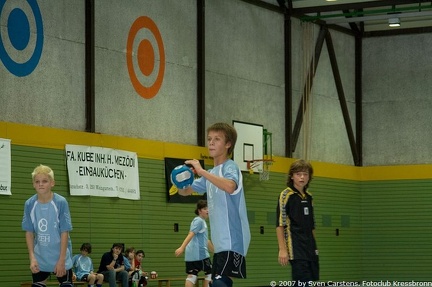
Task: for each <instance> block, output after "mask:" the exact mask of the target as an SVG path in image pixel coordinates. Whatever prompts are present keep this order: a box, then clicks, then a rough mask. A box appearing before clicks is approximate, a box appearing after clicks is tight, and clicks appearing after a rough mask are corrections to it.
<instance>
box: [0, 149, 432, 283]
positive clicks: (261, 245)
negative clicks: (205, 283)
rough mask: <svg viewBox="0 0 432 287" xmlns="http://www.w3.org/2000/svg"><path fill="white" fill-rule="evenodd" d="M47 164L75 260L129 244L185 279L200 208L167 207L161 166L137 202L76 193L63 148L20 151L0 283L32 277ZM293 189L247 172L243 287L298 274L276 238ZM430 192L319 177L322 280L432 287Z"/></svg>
mask: <svg viewBox="0 0 432 287" xmlns="http://www.w3.org/2000/svg"><path fill="white" fill-rule="evenodd" d="M41 163H42V164H46V165H49V166H51V167H52V168H53V169H54V172H55V177H56V186H55V188H54V191H55V192H57V193H59V194H61V195H63V196H65V197H66V198H67V200H68V202H69V205H70V209H71V214H72V221H73V226H74V229H73V231H72V232H71V238H72V242H73V248H74V250H73V251H74V253H77V252H78V251H79V247H80V245H81V244H82V243H83V242H91V243H92V244H93V253H92V254H91V257H92V258H93V262H94V265H95V266H96V267H97V266H98V265H99V260H100V257H101V255H102V254H103V253H104V252H106V251H109V249H110V247H111V245H112V243H113V242H123V243H125V245H126V246H134V247H135V248H136V249H143V250H144V251H145V253H146V258H145V259H144V268H145V270H147V271H151V270H157V271H158V273H159V276H160V277H183V276H184V274H183V273H184V262H183V257H179V258H176V257H175V256H174V251H175V249H177V248H178V246H179V245H180V244H181V243H182V241H183V239H184V238H185V236H186V235H187V232H188V230H189V224H190V221H191V220H192V218H193V217H194V216H195V214H194V209H195V206H194V204H190V203H189V204H179V203H168V202H167V201H166V188H165V178H164V177H165V173H164V162H163V161H162V160H154V159H143V158H140V159H139V161H138V166H139V176H140V189H141V200H139V201H133V200H124V199H119V198H103V197H89V196H70V195H69V192H68V178H67V170H66V162H65V158H64V151H62V150H58V149H48V148H36V147H28V146H16V145H13V146H12V195H11V196H1V197H0V200H1V201H2V209H1V210H0V216H1V218H2V220H1V221H0V238H1V244H0V253H1V254H2V255H1V256H2V260H0V270H2V272H0V286H19V282H21V281H26V280H30V278H31V276H30V272H29V268H28V264H29V262H28V255H27V249H26V244H25V239H24V232H23V231H22V230H21V219H22V213H23V206H24V202H25V200H26V199H28V198H29V197H30V196H31V195H33V194H34V189H33V187H32V184H31V175H30V174H31V172H32V170H33V168H34V167H35V166H36V165H38V164H41ZM287 169H288V167H287ZM285 183H286V174H283V173H275V172H272V173H271V174H270V180H269V181H260V180H259V175H258V174H249V173H244V185H245V195H246V201H247V206H248V212H249V215H250V216H251V220H250V228H251V234H252V241H251V245H250V249H249V253H248V256H247V270H248V279H246V280H237V281H236V283H235V286H269V282H270V281H273V280H274V281H276V282H278V281H284V280H290V279H291V278H290V268H289V267H281V266H280V265H279V264H278V262H277V256H278V249H277V240H276V235H275V214H276V213H275V212H276V203H277V198H278V195H279V193H280V192H281V191H282V190H283V189H284V188H285ZM431 188H432V180H400V181H376V182H375V181H372V182H359V181H351V180H342V179H330V178H322V177H315V178H314V179H313V181H312V182H311V186H310V191H311V192H312V194H313V196H314V206H315V216H316V227H317V230H316V235H317V243H318V247H319V250H320V267H321V281H342V280H345V281H361V280H431V277H432V276H431V275H430V274H431V273H430V266H432V258H431V256H430V254H431V253H432V245H431V244H430V241H431V240H430V238H431V237H432V229H431V228H430V222H431V221H432V212H430V209H431V208H430V202H431V200H432V198H431V197H432V194H431V193H430V189H431ZM174 223H177V224H179V232H174V228H173V225H174ZM209 227H210V233H211V226H209ZM261 227H263V228H264V233H263V234H261V233H260V230H261ZM10 274H16V275H15V276H10ZM151 284H154V283H151ZM173 286H174V287H176V286H183V282H175V284H174V285H173Z"/></svg>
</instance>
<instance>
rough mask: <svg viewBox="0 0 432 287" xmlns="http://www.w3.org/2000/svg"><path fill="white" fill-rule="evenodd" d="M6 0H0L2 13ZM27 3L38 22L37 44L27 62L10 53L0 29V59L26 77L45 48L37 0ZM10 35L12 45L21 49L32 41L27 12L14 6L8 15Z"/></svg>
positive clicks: (10, 68) (8, 67)
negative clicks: (18, 60)
mask: <svg viewBox="0 0 432 287" xmlns="http://www.w3.org/2000/svg"><path fill="white" fill-rule="evenodd" d="M5 3H6V0H0V15H1V12H2V10H3V7H4V5H5ZM27 3H28V4H29V6H30V7H31V9H32V12H33V15H34V19H35V22H36V45H35V48H34V51H33V54H32V55H31V57H30V58H29V59H28V61H27V62H24V63H18V62H16V61H14V60H13V59H12V58H11V57H10V55H8V53H7V51H6V49H5V46H4V43H3V40H2V37H1V31H0V60H1V61H2V62H3V64H4V65H5V67H6V68H7V69H8V70H9V72H11V73H12V74H14V75H15V76H17V77H25V76H27V75H29V74H30V73H32V72H33V71H34V69H35V68H36V66H37V65H38V63H39V60H40V58H41V55H42V48H43V40H44V34H43V25H42V15H41V13H40V10H39V6H38V4H37V2H36V0H27ZM8 35H9V39H10V42H11V44H12V46H13V47H14V48H15V49H16V50H18V51H21V50H23V49H24V48H26V47H27V45H28V43H29V41H30V24H29V21H28V18H27V16H26V14H25V12H24V11H23V10H21V9H19V8H14V9H13V10H12V11H11V12H10V13H9V16H8Z"/></svg>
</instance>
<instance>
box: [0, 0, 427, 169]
mask: <svg viewBox="0 0 432 287" xmlns="http://www.w3.org/2000/svg"><path fill="white" fill-rule="evenodd" d="M34 3H37V4H36V8H38V9H39V10H40V15H39V14H38V11H36V10H35V7H32V6H31V5H30V4H28V3H27V2H26V1H7V2H6V4H4V6H3V7H2V9H1V11H0V12H1V14H0V33H1V35H0V36H1V40H2V42H1V43H0V46H2V47H4V49H3V50H1V49H0V57H1V59H2V65H0V80H1V85H0V100H1V105H0V120H1V121H8V122H18V123H25V124H34V125H38V126H48V127H56V128H63V129H71V130H78V131H82V130H84V129H85V123H86V122H85V114H84V112H85V98H84V96H85V93H84V91H85V83H84V74H85V62H84V61H85V50H84V48H85V45H84V41H85V39H84V37H85V34H84V28H85V26H84V25H85V18H84V12H85V10H84V2H82V1H72V2H71V1H55V2H53V1H52V0H51V1H50V0H39V1H37V2H34ZM274 4H275V5H276V3H274ZM33 5H35V4H33ZM196 6H197V3H196V1H192V0H189V1H175V0H166V1H155V0H148V1H138V0H135V1H125V0H123V1H114V0H106V1H103V2H102V1H96V3H95V45H96V48H95V97H96V107H95V116H96V132H98V133H104V134H112V135H119V136H126V137H134V138H143V139H151V140H158V141H165V142H176V143H184V144H196V142H197V134H196V133H197V131H196V121H197V108H196V107H197V106H196V94H197V90H196V86H197V77H196V73H197V58H196V57H197V52H196V46H197V41H196V31H197V21H196V14H197V8H196ZM14 9H18V10H19V11H23V12H22V13H23V14H25V17H24V18H27V19H28V22H29V28H26V26H25V25H23V24H22V22H23V21H21V22H20V21H18V22H17V23H18V24H14V22H13V21H11V19H12V20H14V18H16V19H21V18H19V17H15V16H16V15H20V14H19V13H18V14H16V13H15V14H12V11H13V10H14ZM18 10H16V11H18ZM33 10H35V11H33ZM16 11H15V12H16ZM22 13H21V15H22ZM10 15H15V16H14V17H12V16H10ZM142 17H145V18H146V19H150V20H151V21H152V22H154V24H155V27H156V30H157V31H158V33H160V37H161V43H162V44H160V43H158V41H157V37H155V36H154V35H155V32H154V31H152V29H150V28H149V27H147V26H146V25H147V22H145V23H144V25H141V26H139V27H138V29H137V33H136V34H134V33H132V31H133V27H135V26H134V25H136V23H137V22H136V21H139V19H142ZM36 20H39V22H40V23H42V26H40V25H39V26H38V25H37V21H36ZM24 22H25V21H24ZM134 23H135V24H134ZM138 24H139V23H138ZM141 24H142V23H141ZM283 25H284V17H283V15H281V14H280V13H277V12H273V11H269V10H265V9H263V8H260V7H256V6H254V5H251V4H248V3H246V2H243V1H232V0H218V1H216V0H207V1H206V2H205V51H206V54H205V61H206V63H205V67H206V70H205V93H206V106H205V125H206V126H208V125H209V124H211V123H213V122H216V121H225V122H232V121H233V120H237V121H243V122H250V123H254V124H261V125H263V126H264V128H266V129H267V130H268V131H269V132H272V133H273V154H274V155H276V156H285V113H287V114H288V116H291V117H292V119H293V120H294V119H295V116H296V115H297V112H298V108H299V102H300V98H301V94H302V91H303V86H304V75H305V74H306V72H307V67H308V66H309V62H310V55H311V52H313V49H314V47H315V43H316V37H317V35H318V32H319V27H318V26H314V27H313V28H312V29H311V31H310V30H309V32H307V31H306V28H305V27H306V26H307V25H306V24H305V23H301V22H300V21H298V20H296V19H292V39H293V41H292V56H293V66H292V71H293V83H292V87H291V88H292V91H293V110H292V111H285V108H284V106H285V82H284V61H285V60H284V43H283V37H284V28H283ZM14 29H15V30H14ZM26 29H27V30H26ZM14 31H15V32H14ZM16 31H18V32H20V33H17V32H16ZM23 32H27V33H23ZM9 33H11V35H9ZM14 33H16V34H19V35H28V36H29V43H28V45H27V46H26V47H25V49H22V50H20V47H17V46H16V43H15V42H13V41H14V40H13V38H12V37H13V35H14ZM330 33H331V36H332V39H333V43H334V48H335V52H336V57H337V62H338V67H339V71H340V75H341V79H342V83H343V88H344V93H345V97H346V99H347V104H348V109H349V113H350V119H351V124H352V126H353V127H355V105H354V84H355V83H354V38H353V37H351V36H348V35H345V34H341V33H338V32H335V31H330ZM40 35H43V36H44V38H43V46H42V52H41V57H40V60H39V62H38V63H36V65H35V67H34V70H32V71H31V72H30V73H28V74H27V75H25V76H22V75H18V74H17V73H16V72H14V71H11V69H10V64H8V63H7V61H5V59H8V58H9V57H10V58H12V62H16V63H22V62H26V60H27V59H28V58H30V57H31V56H32V55H33V54H34V53H33V51H34V50H35V47H36V46H38V45H37V44H38V42H37V41H38V40H37V39H38V36H40ZM129 38H132V40H131V43H132V44H131V48H130V47H128V39H129ZM11 39H12V40H11ZM146 41H148V42H147V43H150V47H151V48H150V50H152V51H153V52H154V57H151V55H150V56H149V54H145V53H143V52H142V51H146V52H148V51H150V50H145V49H144V50H139V47H142V46H140V45H142V43H143V42H146ZM21 42H23V41H21ZM430 42H431V39H430V37H428V35H412V36H395V37H385V38H372V39H365V40H364V46H363V51H364V57H363V59H364V62H363V77H364V79H363V91H364V106H363V110H364V117H363V118H364V123H363V128H364V139H363V140H364V142H363V146H364V154H363V156H364V164H365V165H393V164H417V163H430V162H431V161H432V152H431V151H430V149H428V147H427V143H428V142H430V140H431V138H430V137H431V136H430V134H428V133H427V130H426V128H427V127H428V126H430V123H431V119H430V117H428V115H427V114H428V113H427V112H428V109H430V108H431V107H432V105H431V104H432V103H431V100H430V99H429V97H428V94H427V93H428V88H429V87H430V84H429V83H428V79H427V75H428V67H429V66H430V64H431V63H430V62H431V61H432V60H431V59H430V57H428V56H427V55H429V54H430V50H431V48H430V46H431V45H430V44H431V43H430ZM14 43H15V44H14ZM162 47H163V48H162ZM391 47H397V49H390V48H391ZM128 49H129V50H128ZM140 51H141V52H140ZM141 56H143V57H142V58H140V60H138V57H141ZM146 56H149V57H148V58H147V57H146ZM163 56H164V57H165V58H164V61H161V58H162V59H163ZM149 58H152V59H154V65H153V66H152V68H153V70H149V71H147V72H149V73H148V74H145V73H144V72H143V69H145V67H144V68H143V67H142V66H140V64H139V63H143V62H146V61H148V59H149ZM128 59H131V63H132V65H129V66H128V63H127V62H128ZM163 67H165V70H164V73H163V76H162V82H161V86H160V88H158V89H155V90H156V92H154V95H153V97H152V98H150V99H146V98H144V97H142V96H141V95H140V93H139V92H138V91H137V89H136V88H134V86H133V84H132V83H133V82H134V80H132V76H131V73H132V74H135V75H136V76H137V80H135V82H137V83H138V84H139V85H141V86H144V87H146V88H148V87H152V86H153V84H154V83H155V81H156V79H157V78H158V75H159V74H162V73H161V68H163ZM395 72H396V73H395ZM308 110H309V111H310V112H311V115H310V116H308V117H306V121H305V124H306V125H305V126H303V127H302V130H301V134H300V138H299V141H298V143H297V145H296V149H295V150H294V154H293V156H294V157H303V158H307V159H310V160H314V161H322V162H332V163H339V164H348V165H352V164H353V157H352V154H351V149H350V146H349V142H348V136H347V132H346V128H345V124H344V121H343V117H342V112H341V108H340V104H339V100H338V97H337V93H336V87H335V82H334V78H333V74H332V70H331V66H330V61H329V57H328V52H327V47H326V45H324V47H323V50H322V54H321V56H320V59H319V63H318V68H317V71H316V75H315V78H314V83H313V87H312V96H311V100H310V105H309V106H308ZM413 147H415V148H413Z"/></svg>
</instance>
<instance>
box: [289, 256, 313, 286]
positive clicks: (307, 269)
mask: <svg viewBox="0 0 432 287" xmlns="http://www.w3.org/2000/svg"><path fill="white" fill-rule="evenodd" d="M290 263H291V270H292V280H295V281H300V282H308V281H316V280H319V263H318V261H309V260H291V261H290Z"/></svg>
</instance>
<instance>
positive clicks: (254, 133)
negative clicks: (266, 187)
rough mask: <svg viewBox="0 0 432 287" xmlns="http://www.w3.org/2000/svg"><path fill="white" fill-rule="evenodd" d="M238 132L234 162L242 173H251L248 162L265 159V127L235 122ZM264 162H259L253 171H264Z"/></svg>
mask: <svg viewBox="0 0 432 287" xmlns="http://www.w3.org/2000/svg"><path fill="white" fill-rule="evenodd" d="M233 126H234V128H235V129H236V131H237V143H236V145H235V147H234V152H233V160H234V161H235V162H236V163H237V164H238V166H239V168H240V170H241V171H249V169H248V164H247V163H248V161H254V160H259V159H261V160H262V159H263V126H262V125H259V124H253V123H246V122H240V121H233ZM262 164H263V163H262V162H257V163H256V164H255V165H254V167H253V170H254V172H259V171H260V170H262Z"/></svg>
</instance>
